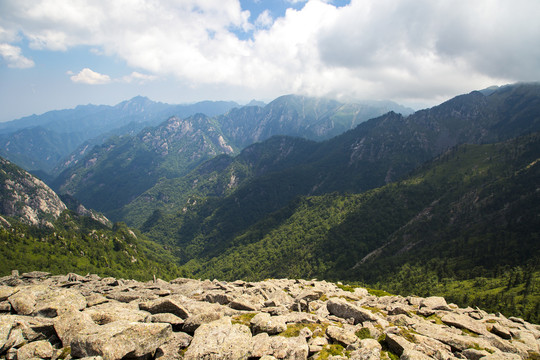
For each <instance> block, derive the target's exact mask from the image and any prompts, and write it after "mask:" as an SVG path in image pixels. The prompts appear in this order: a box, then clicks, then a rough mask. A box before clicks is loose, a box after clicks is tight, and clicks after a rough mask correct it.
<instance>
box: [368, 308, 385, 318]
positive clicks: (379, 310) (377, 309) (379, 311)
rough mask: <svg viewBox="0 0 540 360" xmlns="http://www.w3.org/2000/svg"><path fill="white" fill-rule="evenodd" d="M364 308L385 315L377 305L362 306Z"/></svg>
mask: <svg viewBox="0 0 540 360" xmlns="http://www.w3.org/2000/svg"><path fill="white" fill-rule="evenodd" d="M362 307H363V308H364V309H366V310H369V311H371V312H372V313H374V314H379V315H382V316H383V317H385V316H386V315H385V314H384V313H383V312H382V310H381V309H379V308H378V307H374V306H362Z"/></svg>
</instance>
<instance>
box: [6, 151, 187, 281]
mask: <svg viewBox="0 0 540 360" xmlns="http://www.w3.org/2000/svg"><path fill="white" fill-rule="evenodd" d="M0 195H1V197H0V242H1V244H2V246H0V274H2V275H6V274H9V273H10V272H11V270H14V269H17V270H20V271H24V272H27V271H50V272H53V273H58V274H59V273H66V272H85V273H88V272H92V273H98V274H102V275H109V276H122V277H133V278H138V279H146V280H148V279H150V278H152V276H153V275H157V276H161V277H165V278H172V277H175V276H178V275H179V274H180V273H179V271H178V268H177V267H176V265H175V264H174V260H173V258H172V257H171V255H170V254H169V253H168V252H167V251H165V250H164V249H163V248H162V247H161V246H159V245H157V244H155V243H152V242H150V241H148V240H147V239H146V238H145V237H144V236H142V235H141V234H138V235H137V234H136V233H135V232H133V231H132V230H131V229H129V228H128V227H126V226H125V224H121V223H117V224H114V225H112V224H111V223H110V222H109V221H108V220H107V219H106V218H104V217H103V216H100V215H99V214H96V213H94V212H92V211H91V210H87V209H85V208H83V207H81V206H80V204H77V203H76V202H75V201H73V200H71V201H69V204H68V205H69V208H72V209H73V211H72V210H69V209H68V205H66V204H65V203H64V202H63V201H62V199H61V198H59V197H58V196H57V195H56V194H55V193H54V192H53V191H52V190H51V189H50V188H49V187H48V186H47V185H45V184H44V183H43V182H42V181H41V180H39V179H37V178H35V177H34V176H32V175H31V174H29V173H28V172H26V171H25V170H23V169H21V168H19V167H18V166H16V165H14V164H12V163H10V162H9V161H7V160H5V159H2V158H0ZM68 200H69V199H68Z"/></svg>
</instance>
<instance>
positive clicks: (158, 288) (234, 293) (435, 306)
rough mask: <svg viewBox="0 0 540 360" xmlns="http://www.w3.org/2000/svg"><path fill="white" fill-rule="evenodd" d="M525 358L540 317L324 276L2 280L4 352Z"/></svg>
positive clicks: (0, 346) (537, 342)
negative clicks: (343, 284) (376, 291)
mask: <svg viewBox="0 0 540 360" xmlns="http://www.w3.org/2000/svg"><path fill="white" fill-rule="evenodd" d="M388 352H390V353H391V354H394V355H395V356H399V357H400V359H402V360H406V359H410V360H413V359H420V360H424V359H438V360H443V359H444V360H449V359H470V360H479V359H484V360H490V359H516V360H519V359H529V358H537V357H538V356H540V355H539V352H540V327H539V326H538V325H534V324H530V323H528V322H526V321H524V320H523V319H519V318H506V317H504V316H503V315H501V314H498V315H493V314H488V313H486V312H484V311H482V310H479V309H471V308H467V309H461V308H459V307H457V306H455V305H453V304H447V303H446V301H445V300H444V299H443V298H427V299H420V298H414V297H409V298H404V297H400V296H384V297H376V296H373V295H370V294H369V293H368V292H367V291H366V290H365V289H359V288H357V289H355V290H354V292H349V291H344V290H342V289H341V288H340V287H339V286H337V285H335V284H333V283H329V282H326V281H305V280H288V279H279V280H276V279H273V280H265V281H263V282H256V283H249V282H244V281H235V282H231V283H225V282H218V281H216V280H214V281H208V280H205V281H199V280H190V279H176V280H173V281H171V282H165V281H162V280H159V279H158V280H156V281H153V282H146V283H143V282H137V281H133V280H120V279H114V278H100V277H99V276H97V275H87V276H80V275H76V274H69V275H65V276H51V275H49V274H47V273H40V272H33V273H25V274H22V275H18V272H14V273H13V274H12V275H11V276H6V277H3V278H0V358H1V359H16V360H21V359H87V360H88V359H95V360H103V359H106V360H119V359H193V360H195V359H207V360H210V359H231V360H232V359H266V360H268V359H295V360H296V359H298V360H301V359H308V358H309V359H319V358H321V359H325V358H329V359H347V358H350V359H369V360H380V359H387V358H389V354H388Z"/></svg>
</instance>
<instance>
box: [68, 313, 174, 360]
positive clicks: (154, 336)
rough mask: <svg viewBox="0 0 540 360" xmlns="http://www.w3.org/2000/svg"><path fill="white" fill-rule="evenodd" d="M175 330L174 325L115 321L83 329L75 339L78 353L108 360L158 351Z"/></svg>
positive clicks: (73, 348)
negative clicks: (172, 326) (173, 329)
mask: <svg viewBox="0 0 540 360" xmlns="http://www.w3.org/2000/svg"><path fill="white" fill-rule="evenodd" d="M171 334H172V329H171V325H169V324H162V323H155V324H146V323H138V322H129V321H123V320H120V321H115V322H112V323H109V324H106V325H102V326H96V327H91V328H87V329H84V330H82V331H81V332H80V333H79V334H77V335H76V336H75V338H74V339H73V340H72V341H71V343H70V346H71V355H72V356H74V357H85V356H101V357H103V358H105V359H108V360H119V359H122V358H124V357H130V358H138V357H143V356H146V355H149V354H154V353H155V351H156V350H157V348H159V347H160V346H161V345H163V344H164V343H166V342H167V340H168V339H169V337H170V335H171Z"/></svg>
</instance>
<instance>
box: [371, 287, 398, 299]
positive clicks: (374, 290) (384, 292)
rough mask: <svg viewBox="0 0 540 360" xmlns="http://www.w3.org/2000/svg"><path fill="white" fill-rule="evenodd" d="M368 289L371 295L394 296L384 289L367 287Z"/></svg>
mask: <svg viewBox="0 0 540 360" xmlns="http://www.w3.org/2000/svg"><path fill="white" fill-rule="evenodd" d="M366 290H367V291H368V293H369V294H370V295H374V296H377V297H381V296H394V295H393V294H390V293H389V292H387V291H384V290H379V289H371V288H366Z"/></svg>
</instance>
